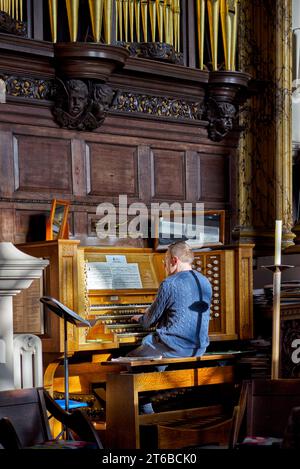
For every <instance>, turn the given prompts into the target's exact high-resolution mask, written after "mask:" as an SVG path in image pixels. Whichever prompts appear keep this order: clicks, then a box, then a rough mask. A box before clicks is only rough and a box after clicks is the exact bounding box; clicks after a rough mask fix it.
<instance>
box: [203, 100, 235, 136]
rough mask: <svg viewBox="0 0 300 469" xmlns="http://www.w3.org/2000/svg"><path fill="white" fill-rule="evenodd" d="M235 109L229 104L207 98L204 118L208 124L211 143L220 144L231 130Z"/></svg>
mask: <svg viewBox="0 0 300 469" xmlns="http://www.w3.org/2000/svg"><path fill="white" fill-rule="evenodd" d="M236 116H237V109H236V107H235V106H234V105H233V104H231V103H226V102H223V103H218V102H217V101H216V100H215V99H213V98H209V99H208V101H207V104H206V117H207V120H208V122H209V125H208V137H209V139H210V140H212V141H213V142H220V141H221V140H223V138H224V137H226V135H227V134H228V132H230V131H231V130H232V128H233V121H234V119H235V118H236Z"/></svg>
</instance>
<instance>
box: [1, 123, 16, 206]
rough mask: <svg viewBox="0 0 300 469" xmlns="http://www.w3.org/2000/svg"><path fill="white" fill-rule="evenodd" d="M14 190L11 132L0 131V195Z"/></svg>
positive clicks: (8, 194) (6, 194) (8, 193)
mask: <svg viewBox="0 0 300 469" xmlns="http://www.w3.org/2000/svg"><path fill="white" fill-rule="evenodd" d="M13 192H14V170H13V144H12V135H11V132H9V131H8V132H5V131H1V132H0V195H1V196H6V197H7V196H11V195H12V194H13Z"/></svg>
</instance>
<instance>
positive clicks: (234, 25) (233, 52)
mask: <svg viewBox="0 0 300 469" xmlns="http://www.w3.org/2000/svg"><path fill="white" fill-rule="evenodd" d="M234 3H235V14H234V16H233V21H232V46H231V60H230V64H231V70H235V69H236V63H235V58H236V44H237V22H238V1H237V0H235V2H234Z"/></svg>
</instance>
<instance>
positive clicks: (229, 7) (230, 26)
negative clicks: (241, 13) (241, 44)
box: [221, 0, 237, 70]
mask: <svg viewBox="0 0 300 469" xmlns="http://www.w3.org/2000/svg"><path fill="white" fill-rule="evenodd" d="M221 26H222V37H223V46H224V56H225V69H226V70H234V69H235V51H236V35H237V0H221Z"/></svg>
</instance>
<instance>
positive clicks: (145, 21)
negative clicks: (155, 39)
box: [141, 0, 148, 42]
mask: <svg viewBox="0 0 300 469" xmlns="http://www.w3.org/2000/svg"><path fill="white" fill-rule="evenodd" d="M141 3H142V5H141V9H142V25H143V36H144V42H148V0H141Z"/></svg>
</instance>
